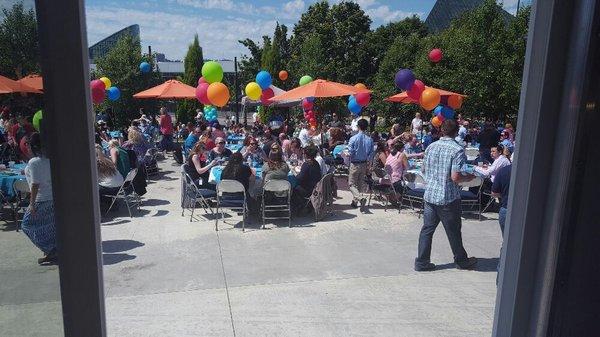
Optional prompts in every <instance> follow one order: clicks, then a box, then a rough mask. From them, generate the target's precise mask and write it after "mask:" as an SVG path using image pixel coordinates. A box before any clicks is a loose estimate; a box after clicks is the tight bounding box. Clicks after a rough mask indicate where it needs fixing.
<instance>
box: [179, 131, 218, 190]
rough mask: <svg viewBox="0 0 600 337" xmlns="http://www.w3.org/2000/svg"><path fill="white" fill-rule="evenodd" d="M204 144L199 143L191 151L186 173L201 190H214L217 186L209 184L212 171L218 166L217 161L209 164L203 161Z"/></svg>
mask: <svg viewBox="0 0 600 337" xmlns="http://www.w3.org/2000/svg"><path fill="white" fill-rule="evenodd" d="M204 150H205V148H204V143H202V142H197V143H196V145H194V147H193V148H192V149H191V150H190V155H189V156H188V157H187V161H186V165H185V166H184V167H185V173H187V175H188V176H190V178H191V179H192V181H194V184H196V186H198V188H201V189H208V190H214V189H215V185H213V184H209V183H208V176H209V175H210V169H211V168H213V167H215V166H217V164H218V163H217V160H216V159H215V160H213V161H212V162H210V163H209V164H207V163H206V161H205V160H204V159H203V156H204Z"/></svg>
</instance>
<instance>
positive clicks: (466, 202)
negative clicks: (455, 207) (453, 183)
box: [459, 176, 483, 221]
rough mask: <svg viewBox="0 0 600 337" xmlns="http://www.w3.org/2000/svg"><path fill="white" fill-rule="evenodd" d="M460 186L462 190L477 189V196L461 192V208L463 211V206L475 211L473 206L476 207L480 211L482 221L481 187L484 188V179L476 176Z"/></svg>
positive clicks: (469, 192)
mask: <svg viewBox="0 0 600 337" xmlns="http://www.w3.org/2000/svg"><path fill="white" fill-rule="evenodd" d="M459 186H460V187H462V188H471V187H477V194H475V193H473V192H471V191H469V190H464V189H463V190H461V191H460V206H461V209H462V210H464V207H463V206H465V207H469V208H470V210H472V209H473V206H476V207H477V208H478V209H479V212H478V213H479V220H480V221H481V213H482V211H481V187H482V186H483V178H481V177H478V176H476V177H475V178H474V179H473V180H471V181H465V182H462V183H460V184H459Z"/></svg>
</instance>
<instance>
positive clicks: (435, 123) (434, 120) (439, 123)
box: [431, 116, 442, 128]
mask: <svg viewBox="0 0 600 337" xmlns="http://www.w3.org/2000/svg"><path fill="white" fill-rule="evenodd" d="M431 125H433V126H435V127H436V128H439V127H440V126H442V121H441V120H440V119H439V118H438V117H437V116H435V117H433V118H432V119H431Z"/></svg>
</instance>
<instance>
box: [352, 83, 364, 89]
mask: <svg viewBox="0 0 600 337" xmlns="http://www.w3.org/2000/svg"><path fill="white" fill-rule="evenodd" d="M354 87H355V88H357V89H367V86H366V85H364V84H362V83H356V84H355V85H354Z"/></svg>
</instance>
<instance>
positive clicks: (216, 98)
mask: <svg viewBox="0 0 600 337" xmlns="http://www.w3.org/2000/svg"><path fill="white" fill-rule="evenodd" d="M206 92H207V93H206V96H207V97H208V100H209V101H210V103H212V105H214V106H218V107H219V108H221V107H223V106H225V104H227V102H229V89H228V88H227V86H226V85H225V84H223V83H221V82H213V83H211V84H210V85H209V86H208V90H207V91H206Z"/></svg>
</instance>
